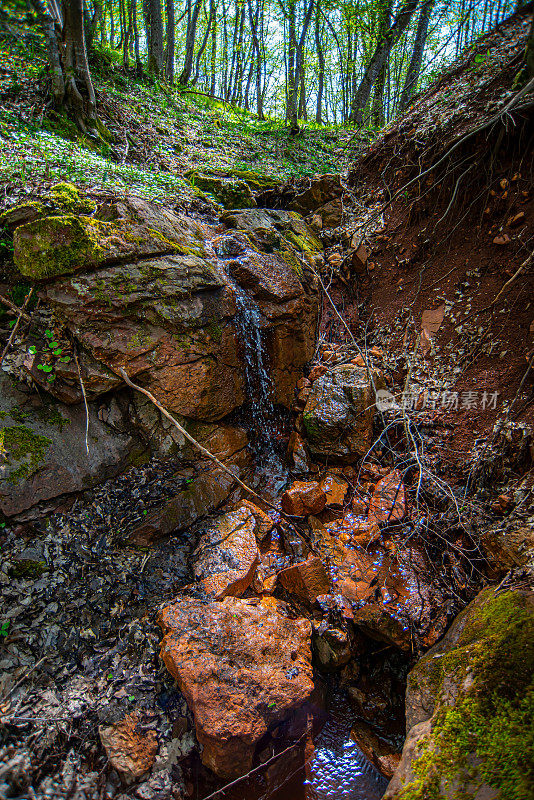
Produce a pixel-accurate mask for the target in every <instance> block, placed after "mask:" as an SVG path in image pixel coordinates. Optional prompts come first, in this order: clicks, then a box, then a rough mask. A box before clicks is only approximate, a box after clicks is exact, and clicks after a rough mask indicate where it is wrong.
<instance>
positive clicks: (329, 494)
mask: <svg viewBox="0 0 534 800" xmlns="http://www.w3.org/2000/svg"><path fill="white" fill-rule="evenodd" d="M320 486H321V489H322V490H323V492H324V493H325V495H326V506H327V508H330V507H336V508H343V505H344V503H345V497H346V496H347V492H348V489H349V485H348V483H347V481H345V480H343V478H339V477H338V476H337V475H327V476H326V478H323V480H322V481H321V484H320Z"/></svg>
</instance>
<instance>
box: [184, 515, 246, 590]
mask: <svg viewBox="0 0 534 800" xmlns="http://www.w3.org/2000/svg"><path fill="white" fill-rule="evenodd" d="M256 527H257V523H256V519H255V515H254V514H253V513H252V512H251V510H250V509H249V508H247V507H246V506H241V507H240V508H238V509H237V510H236V511H231V512H229V513H228V514H223V515H222V516H221V517H219V518H218V520H216V521H215V522H214V524H212V525H210V527H209V528H208V529H207V530H206V531H205V532H204V534H203V535H202V537H201V539H200V541H199V543H198V547H197V549H196V551H195V553H194V554H193V558H194V559H196V561H195V563H194V565H193V572H194V574H195V577H196V578H197V580H199V581H200V582H201V583H202V586H203V588H204V590H205V591H206V592H207V594H212V595H214V597H215V598H216V599H218V600H220V599H221V598H223V597H226V596H227V595H234V596H235V597H239V596H240V595H242V594H243V592H244V591H245V590H246V589H247V588H248V587H249V586H250V584H251V583H252V581H253V579H254V574H255V572H256V567H257V565H258V562H259V551H258V545H257V543H256V536H255V530H256Z"/></svg>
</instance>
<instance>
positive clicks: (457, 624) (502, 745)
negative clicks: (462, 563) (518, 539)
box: [384, 589, 534, 800]
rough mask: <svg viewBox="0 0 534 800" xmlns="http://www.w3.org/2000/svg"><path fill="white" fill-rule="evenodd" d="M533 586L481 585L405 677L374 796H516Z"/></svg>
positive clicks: (524, 765) (529, 727)
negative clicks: (397, 748) (383, 781)
mask: <svg viewBox="0 0 534 800" xmlns="http://www.w3.org/2000/svg"><path fill="white" fill-rule="evenodd" d="M533 678H534V592H531V591H526V590H506V591H502V590H501V591H495V590H493V589H485V590H484V591H483V592H481V593H480V594H479V595H478V596H477V598H476V599H475V600H474V601H473V602H472V603H471V604H470V605H469V606H468V607H467V608H466V609H465V610H464V611H463V612H462V613H461V614H460V615H459V616H458V617H457V618H456V620H455V621H454V623H453V624H452V626H451V628H450V629H449V631H448V632H447V634H446V636H445V637H444V638H443V640H442V641H441V642H440V643H439V644H437V645H436V646H435V647H433V648H432V649H431V650H429V651H428V653H427V654H426V655H425V656H424V657H423V658H422V659H421V660H420V661H419V662H418V663H417V664H416V666H415V667H414V669H413V670H412V672H411V673H410V675H409V678H408V688H407V695H406V720H407V728H408V738H407V740H406V744H405V746H404V750H403V755H402V759H401V763H400V765H399V768H398V770H397V771H396V773H395V775H394V777H393V779H392V780H391V782H390V784H389V787H388V790H387V792H386V794H385V796H384V800H441V798H443V800H445V799H446V800H525V798H527V797H528V798H530V797H532V796H533V794H532V790H533V786H534V782H533V779H534V772H533V769H534V680H533Z"/></svg>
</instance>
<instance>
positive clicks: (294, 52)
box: [282, 0, 315, 134]
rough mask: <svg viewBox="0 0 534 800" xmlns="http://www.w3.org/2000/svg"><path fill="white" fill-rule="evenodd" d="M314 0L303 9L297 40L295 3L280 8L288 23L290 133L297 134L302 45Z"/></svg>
mask: <svg viewBox="0 0 534 800" xmlns="http://www.w3.org/2000/svg"><path fill="white" fill-rule="evenodd" d="M314 6H315V0H308V4H307V6H306V5H304V7H303V18H302V20H301V22H300V26H301V27H300V35H299V36H298V38H297V17H296V1H295V0H288V2H287V6H282V8H283V9H284V12H285V15H286V17H287V22H288V47H287V88H286V119H287V122H288V125H289V130H290V132H291V133H293V134H295V133H298V132H299V130H300V128H299V120H298V105H297V100H298V93H299V88H300V84H301V73H302V69H303V63H304V60H303V55H304V44H305V41H306V36H307V34H308V28H309V26H310V22H311V18H312V14H313V9H314Z"/></svg>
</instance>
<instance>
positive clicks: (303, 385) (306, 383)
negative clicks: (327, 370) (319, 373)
mask: <svg viewBox="0 0 534 800" xmlns="http://www.w3.org/2000/svg"><path fill="white" fill-rule="evenodd" d="M307 386H311V381H310V379H309V378H301V379H300V380H298V381H297V389H298V390H299V391H300V390H301V389H305V388H306V387H307Z"/></svg>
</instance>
